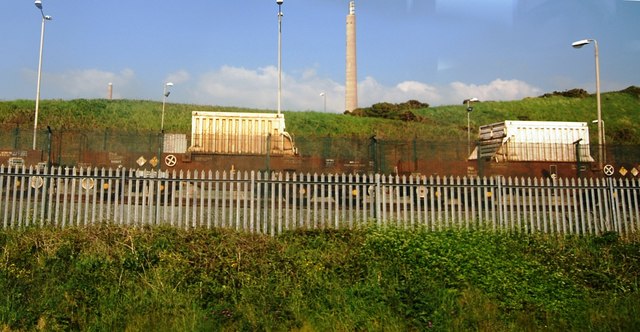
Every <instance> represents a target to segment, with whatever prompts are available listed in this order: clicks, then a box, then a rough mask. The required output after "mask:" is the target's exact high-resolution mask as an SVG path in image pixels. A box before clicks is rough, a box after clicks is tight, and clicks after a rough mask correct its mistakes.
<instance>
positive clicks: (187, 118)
mask: <svg viewBox="0 0 640 332" xmlns="http://www.w3.org/2000/svg"><path fill="white" fill-rule="evenodd" d="M639 90H640V89H639V88H637V87H630V88H628V89H625V90H623V91H617V92H607V93H602V118H603V120H604V123H605V126H606V136H607V143H608V144H640V128H639V127H638V123H640V92H639ZM33 109H34V102H33V101H29V100H15V101H0V125H3V126H5V128H14V127H16V126H20V127H27V128H28V127H29V125H30V124H32V123H33ZM161 110H162V104H161V102H156V101H141V100H111V101H109V100H104V99H93V100H85V99H76V100H43V101H42V102H41V107H40V113H39V119H38V122H39V124H41V127H42V128H43V130H44V128H45V127H46V126H50V127H51V128H52V129H53V130H76V129H78V130H94V131H101V130H104V129H108V130H114V131H115V130H118V131H147V132H157V131H158V130H159V128H160V117H161ZM192 111H242V112H274V111H273V110H255V109H241V108H234V107H220V106H204V105H190V104H174V103H169V104H167V105H166V109H165V129H166V131H167V132H177V133H189V132H190V131H191V112H192ZM283 113H284V114H285V116H286V121H287V130H288V131H289V132H290V133H291V134H293V135H294V136H297V137H314V136H316V137H318V136H320V137H324V136H333V137H352V138H358V139H363V138H368V137H370V136H372V135H377V136H378V137H379V138H381V139H386V140H405V141H406V140H411V139H414V138H418V139H420V140H429V141H464V140H466V134H467V112H466V105H462V104H460V105H452V106H439V107H430V108H424V109H419V110H416V113H417V114H418V115H420V116H421V117H422V121H420V122H403V121H399V120H384V119H379V118H360V117H353V116H348V115H343V114H328V113H318V112H309V111H305V112H296V111H286V112H283ZM596 118H597V115H596V98H595V95H589V96H588V97H586V98H569V97H563V96H558V95H556V96H551V97H545V98H525V99H523V100H519V101H504V102H496V101H483V102H479V103H475V104H474V111H473V112H472V113H471V114H470V119H471V127H472V130H473V131H474V132H475V131H476V130H477V128H478V126H480V125H484V124H489V123H494V122H500V121H504V120H535V121H582V122H589V123H590V126H591V129H592V130H591V135H592V139H594V138H595V136H596V130H595V128H596V126H595V125H594V124H591V121H592V120H594V119H596Z"/></svg>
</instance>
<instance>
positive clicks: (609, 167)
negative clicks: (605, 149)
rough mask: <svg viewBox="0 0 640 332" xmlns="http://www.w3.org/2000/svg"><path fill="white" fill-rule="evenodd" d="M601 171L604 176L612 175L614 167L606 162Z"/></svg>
mask: <svg viewBox="0 0 640 332" xmlns="http://www.w3.org/2000/svg"><path fill="white" fill-rule="evenodd" d="M602 171H603V172H604V174H605V175H606V176H612V175H613V173H614V172H615V169H614V168H613V165H609V164H607V165H604V169H603V170H602Z"/></svg>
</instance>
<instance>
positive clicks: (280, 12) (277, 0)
mask: <svg viewBox="0 0 640 332" xmlns="http://www.w3.org/2000/svg"><path fill="white" fill-rule="evenodd" d="M283 2H284V0H276V3H277V4H278V117H280V110H281V107H282V102H281V100H282V3H283Z"/></svg>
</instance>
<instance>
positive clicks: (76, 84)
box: [43, 69, 135, 99]
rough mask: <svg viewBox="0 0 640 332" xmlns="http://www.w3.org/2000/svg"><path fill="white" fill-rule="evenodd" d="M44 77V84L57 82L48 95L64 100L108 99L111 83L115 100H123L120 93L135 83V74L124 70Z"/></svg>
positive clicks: (69, 72)
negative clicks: (60, 97)
mask: <svg viewBox="0 0 640 332" xmlns="http://www.w3.org/2000/svg"><path fill="white" fill-rule="evenodd" d="M43 77H44V78H43V84H45V81H44V80H46V82H56V84H49V85H48V88H49V92H48V95H52V96H63V97H64V98H106V97H107V92H108V84H109V83H112V84H113V87H114V89H113V98H116V99H118V98H123V95H122V94H121V93H120V91H126V90H127V89H128V88H129V87H130V86H131V85H132V84H133V82H134V81H135V73H134V72H133V70H131V69H124V70H122V71H121V72H119V73H112V72H108V71H102V70H98V69H84V70H72V71H68V72H64V73H46V75H44V74H43ZM57 98H59V97H57Z"/></svg>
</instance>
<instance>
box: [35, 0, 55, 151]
mask: <svg viewBox="0 0 640 332" xmlns="http://www.w3.org/2000/svg"><path fill="white" fill-rule="evenodd" d="M35 5H36V7H37V8H38V9H40V14H42V28H41V30H40V59H39V60H38V83H37V85H36V112H35V116H34V120H33V150H35V149H36V141H37V135H38V110H39V107H40V81H41V79H42V48H43V46H44V26H45V22H46V21H51V19H52V17H51V16H49V15H45V14H44V11H43V10H42V0H35Z"/></svg>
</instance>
